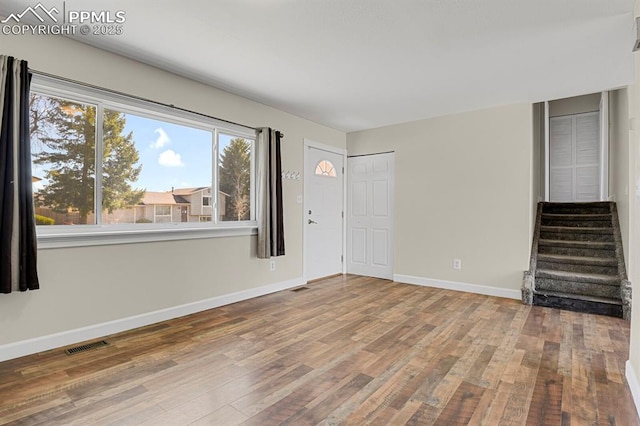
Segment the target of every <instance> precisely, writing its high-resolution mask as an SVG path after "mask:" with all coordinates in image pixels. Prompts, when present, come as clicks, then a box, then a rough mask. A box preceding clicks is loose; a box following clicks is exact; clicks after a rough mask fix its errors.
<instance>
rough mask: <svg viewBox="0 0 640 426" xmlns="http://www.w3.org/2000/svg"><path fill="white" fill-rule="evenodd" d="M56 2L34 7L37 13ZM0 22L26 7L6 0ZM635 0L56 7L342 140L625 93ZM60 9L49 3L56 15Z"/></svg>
mask: <svg viewBox="0 0 640 426" xmlns="http://www.w3.org/2000/svg"><path fill="white" fill-rule="evenodd" d="M56 2H57V3H58V4H61V3H62V2H61V1H58V0H51V1H47V0H43V4H44V5H45V6H49V7H51V6H54V5H56ZM2 3H3V4H2V6H0V13H2V14H4V15H8V13H12V12H20V11H22V10H24V8H25V7H27V6H29V5H32V6H33V4H34V2H33V1H24V0H3V2H2ZM633 3H634V1H633V0H411V1H410V0H395V1H392V0H315V1H314V0H212V1H193V0H191V1H188V0H187V1H181V2H179V3H178V2H176V1H175V0H153V1H152V0H146V1H142V0H137V1H130V0H109V1H103V2H100V3H99V4H100V6H99V8H98V7H96V4H97V2H95V1H86V0H85V1H78V0H66V4H65V7H66V10H80V9H83V10H109V11H112V12H115V11H117V10H122V11H125V13H126V22H125V23H124V24H123V29H124V34H122V35H119V36H76V38H77V39H78V40H80V41H82V42H84V43H88V44H91V45H94V46H97V47H100V48H103V49H106V50H109V51H112V52H115V53H119V54H121V55H124V56H127V57H130V58H133V59H136V60H138V61H141V62H145V63H147V64H151V65H154V66H157V67H160V68H163V69H166V70H169V71H172V72H174V73H177V74H180V75H183V76H186V77H189V78H192V79H195V80H199V81H202V82H205V83H208V84H210V85H212V86H215V87H218V88H221V89H224V90H226V91H229V92H232V93H236V94H238V95H241V96H244V97H246V98H249V99H253V100H255V101H258V102H261V103H263V104H266V105H269V106H272V107H274V108H277V109H280V110H283V111H286V112H289V113H291V114H294V115H297V116H300V117H304V118H307V119H309V120H312V121H314V122H317V123H321V124H324V125H326V126H329V127H332V128H335V129H339V130H343V131H346V132H350V131H356V130H362V129H369V128H375V127H380V126H385V125H389V124H395V123H401V122H407V121H413V120H418V119H423V118H428V117H434V116H440V115H445V114H451V113H456V112H462V111H469V110H474V109H479V108H485V107H490V106H498V105H504V104H511V103H518V102H537V101H542V100H550V99H557V98H563V97H568V96H573V95H579V94H586V93H592V92H598V91H601V90H606V89H612V88H618V87H622V86H625V85H627V84H628V83H630V82H631V81H632V77H633V56H632V52H631V49H632V46H633V42H634V39H635V38H634V26H633V23H634V18H633ZM58 7H60V6H58Z"/></svg>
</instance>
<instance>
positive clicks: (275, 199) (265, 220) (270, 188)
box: [256, 127, 285, 259]
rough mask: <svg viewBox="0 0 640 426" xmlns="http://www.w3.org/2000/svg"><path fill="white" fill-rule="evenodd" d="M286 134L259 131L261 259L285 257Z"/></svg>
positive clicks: (258, 169)
mask: <svg viewBox="0 0 640 426" xmlns="http://www.w3.org/2000/svg"><path fill="white" fill-rule="evenodd" d="M281 139H282V134H281V133H280V132H278V131H277V130H273V129H271V128H268V127H261V128H258V129H256V220H257V221H258V250H257V255H258V258H259V259H268V258H270V257H276V256H284V254H285V250H284V210H283V204H282V158H281V153H280V140H281Z"/></svg>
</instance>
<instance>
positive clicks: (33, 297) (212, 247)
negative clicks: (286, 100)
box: [0, 36, 346, 345]
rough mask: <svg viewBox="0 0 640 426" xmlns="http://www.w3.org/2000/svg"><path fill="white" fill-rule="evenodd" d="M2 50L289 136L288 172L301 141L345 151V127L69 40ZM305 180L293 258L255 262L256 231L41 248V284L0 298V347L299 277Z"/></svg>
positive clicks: (291, 193)
mask: <svg viewBox="0 0 640 426" xmlns="http://www.w3.org/2000/svg"><path fill="white" fill-rule="evenodd" d="M0 53H2V54H8V55H12V56H15V57H18V58H20V59H25V60H27V61H29V66H30V67H31V68H32V69H35V70H38V71H43V72H47V73H51V74H54V75H59V76H63V77H66V78H70V79H74V80H78V81H82V82H85V83H90V84H94V85H97V86H101V87H105V88H109V89H113V90H117V91H121V92H125V93H129V94H132V95H136V96H141V97H145V98H149V99H152V100H156V101H159V102H164V103H168V104H174V105H176V106H179V107H183V108H187V109H191V110H194V111H198V112H202V113H205V114H209V115H213V116H216V117H220V118H223V119H226V120H230V121H235V122H239V123H242V124H246V125H249V126H270V127H273V128H276V129H278V130H280V131H282V132H283V133H285V139H284V141H283V152H282V156H283V159H282V167H283V169H284V170H291V171H300V172H302V169H303V154H302V153H303V140H304V138H309V139H312V140H314V141H318V142H321V143H324V144H328V145H333V146H336V147H338V148H343V149H344V148H345V146H346V135H345V133H344V132H341V131H337V130H333V129H330V128H328V127H325V126H321V125H318V124H316V123H313V122H310V121H308V120H304V119H301V118H299V117H295V116H293V115H291V114H287V113H284V112H282V111H278V110H276V109H274V108H271V107H267V106H265V105H262V104H259V103H257V102H252V101H249V100H247V99H244V98H241V97H239V96H236V95H233V94H230V93H227V92H224V91H221V90H218V89H214V88H212V87H210V86H207V85H204V84H201V83H198V82H195V81H192V80H189V79H186V78H182V77H179V76H177V75H174V74H171V73H168V72H165V71H162V70H159V69H157V68H154V67H150V66H147V65H144V64H141V63H138V62H136V61H132V60H129V59H126V58H124V57H121V56H118V55H114V54H111V53H107V52H105V51H103V50H100V49H96V48H93V47H89V46H87V45H84V44H81V43H78V42H76V41H73V40H70V39H67V38H63V37H53V36H52V37H43V36H20V37H11V42H10V43H9V42H7V43H2V46H1V48H0ZM302 188H303V186H302V181H301V180H300V181H295V180H284V182H283V191H284V211H285V221H284V225H285V234H286V248H287V255H286V256H284V257H279V258H277V260H276V271H274V272H269V262H268V260H262V259H257V258H256V256H255V254H254V252H255V245H256V237H255V236H254V237H249V236H247V237H232V238H211V239H201V240H189V241H171V242H158V243H141V244H126V245H118V246H101V247H86V248H67V249H50V250H39V252H38V257H39V259H38V263H39V273H40V281H41V289H40V290H38V291H34V292H26V293H12V294H9V295H0V324H1V327H0V328H1V329H2V333H0V345H3V344H8V343H12V342H20V341H23V340H26V339H32V338H37V337H40V336H47V335H51V334H54V333H59V332H64V331H68V330H73V329H77V328H80V327H85V326H91V325H95V324H100V323H103V322H107V321H112V320H118V319H122V318H126V317H130V316H135V315H140V314H144V313H147V312H152V311H156V310H161V309H165V308H171V307H174V306H179V305H182V304H187V303H191V302H197V301H201V300H205V299H209V298H213V297H217V296H221V295H226V294H230V293H235V292H238V291H242V290H248V289H252V288H256V287H260V286H264V285H268V284H276V283H282V282H286V281H288V280H295V279H298V278H300V279H301V277H302V251H303V244H302V204H298V203H297V202H296V196H297V195H302V191H303V189H302Z"/></svg>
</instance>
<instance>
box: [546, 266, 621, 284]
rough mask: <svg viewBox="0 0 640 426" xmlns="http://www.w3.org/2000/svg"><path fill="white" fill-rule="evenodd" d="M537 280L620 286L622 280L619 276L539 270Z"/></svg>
mask: <svg viewBox="0 0 640 426" xmlns="http://www.w3.org/2000/svg"><path fill="white" fill-rule="evenodd" d="M536 278H548V279H554V280H562V281H577V282H583V283H592V284H602V285H611V286H619V285H620V278H619V277H618V276H617V275H604V274H590V273H584V272H567V271H552V270H549V269H538V270H537V271H536Z"/></svg>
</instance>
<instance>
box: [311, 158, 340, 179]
mask: <svg viewBox="0 0 640 426" xmlns="http://www.w3.org/2000/svg"><path fill="white" fill-rule="evenodd" d="M315 174H316V175H318V176H329V177H336V169H335V167H334V166H333V163H332V162H331V161H329V160H322V161H320V162H319V163H318V165H317V166H316V171H315Z"/></svg>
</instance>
